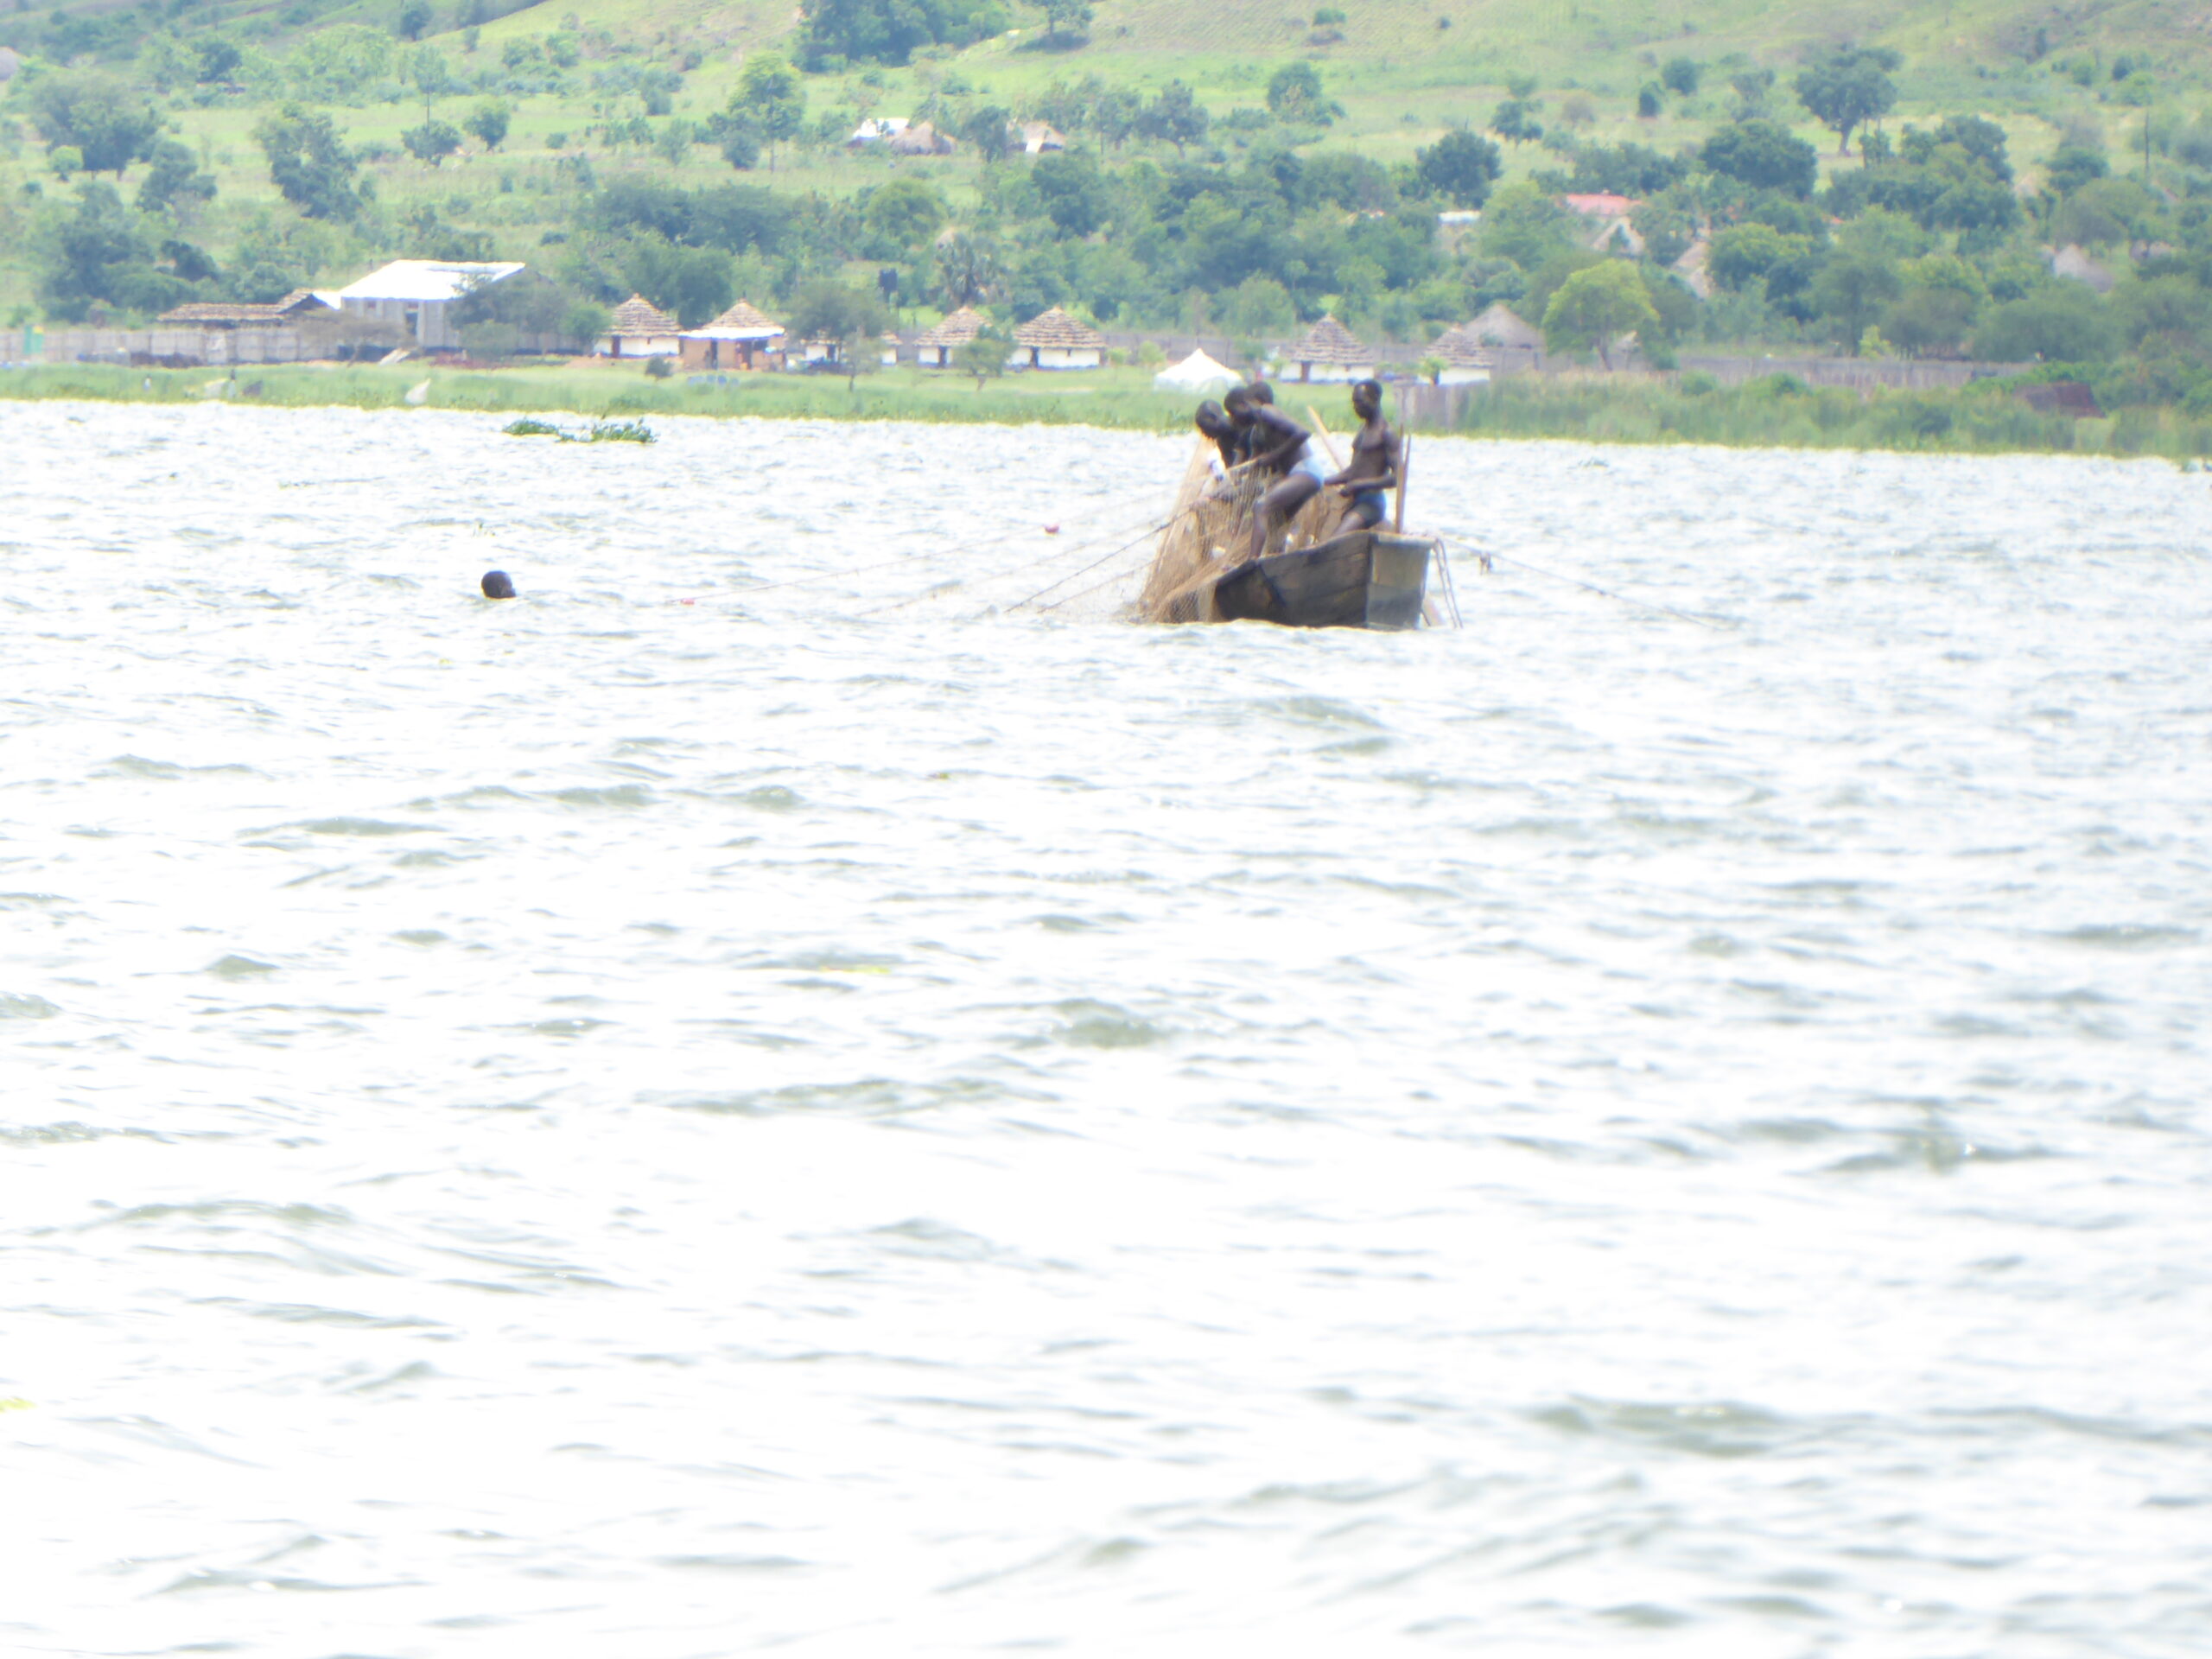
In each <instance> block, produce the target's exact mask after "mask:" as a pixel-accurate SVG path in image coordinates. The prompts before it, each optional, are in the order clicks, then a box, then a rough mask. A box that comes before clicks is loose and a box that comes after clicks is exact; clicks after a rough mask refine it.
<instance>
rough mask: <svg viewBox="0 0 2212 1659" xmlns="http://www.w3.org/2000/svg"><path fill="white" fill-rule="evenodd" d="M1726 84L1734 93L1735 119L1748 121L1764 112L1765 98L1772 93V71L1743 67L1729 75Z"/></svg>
mask: <svg viewBox="0 0 2212 1659" xmlns="http://www.w3.org/2000/svg"><path fill="white" fill-rule="evenodd" d="M1728 85H1729V86H1730V88H1731V89H1732V91H1733V92H1735V94H1736V108H1735V116H1736V119H1738V121H1748V120H1750V119H1751V117H1753V116H1755V115H1764V114H1765V113H1766V107H1767V99H1770V97H1772V96H1773V94H1774V71H1773V70H1771V69H1745V70H1743V71H1741V72H1740V73H1736V74H1732V75H1731V76H1729V77H1728Z"/></svg>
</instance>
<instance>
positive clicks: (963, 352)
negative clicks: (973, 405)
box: [952, 327, 1014, 391]
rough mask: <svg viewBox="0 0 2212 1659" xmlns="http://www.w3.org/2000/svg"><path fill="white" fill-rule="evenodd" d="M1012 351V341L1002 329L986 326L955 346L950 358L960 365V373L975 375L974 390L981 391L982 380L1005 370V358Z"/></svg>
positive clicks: (993, 377) (990, 378)
mask: <svg viewBox="0 0 2212 1659" xmlns="http://www.w3.org/2000/svg"><path fill="white" fill-rule="evenodd" d="M1013 351H1014V341H1013V340H1011V339H1010V338H1008V337H1007V334H1005V333H1004V331H1002V330H1001V329H998V328H995V327H993V328H986V329H983V330H982V332H981V333H979V334H976V337H975V338H974V339H973V340H968V341H966V342H965V343H963V344H962V345H960V346H955V347H954V348H953V353H952V360H953V361H954V362H955V363H957V364H958V365H960V372H961V373H963V374H972V375H974V376H975V377H976V391H982V389H983V382H984V381H986V380H995V379H996V378H998V377H999V376H1001V375H1002V374H1004V373H1005V372H1006V360H1007V357H1008V356H1009V355H1010V354H1011V353H1013Z"/></svg>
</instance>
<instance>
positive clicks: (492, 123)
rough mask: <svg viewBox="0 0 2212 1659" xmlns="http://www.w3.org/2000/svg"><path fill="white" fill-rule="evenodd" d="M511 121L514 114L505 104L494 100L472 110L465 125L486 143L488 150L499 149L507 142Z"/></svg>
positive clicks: (485, 146)
mask: <svg viewBox="0 0 2212 1659" xmlns="http://www.w3.org/2000/svg"><path fill="white" fill-rule="evenodd" d="M511 119H512V111H509V109H508V108H507V106H506V105H505V102H503V101H499V100H496V99H494V100H490V101H487V102H485V103H482V104H479V105H477V106H476V107H475V108H474V110H471V111H469V113H468V119H467V121H466V122H465V123H463V124H464V125H466V126H467V129H468V130H470V131H471V132H473V133H474V134H475V135H476V136H477V137H479V138H481V139H482V140H483V141H484V148H485V149H498V148H499V146H500V145H501V144H502V143H505V141H506V137H507V124H508V122H509V121H510V120H511Z"/></svg>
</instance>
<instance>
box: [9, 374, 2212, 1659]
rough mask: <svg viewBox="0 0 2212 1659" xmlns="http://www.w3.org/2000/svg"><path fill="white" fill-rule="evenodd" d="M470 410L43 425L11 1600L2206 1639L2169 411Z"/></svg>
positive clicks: (543, 1620) (494, 1650)
mask: <svg viewBox="0 0 2212 1659" xmlns="http://www.w3.org/2000/svg"><path fill="white" fill-rule="evenodd" d="M498 428H499V423H497V422H496V421H493V420H488V419H481V418H476V417H470V416H454V415H441V414H437V413H433V412H416V413H405V414H397V415H394V414H365V413H353V412H346V411H312V412H297V413H283V412H276V411H258V410H232V409H224V408H209V409H205V410H152V409H106V408H81V409H79V408H71V407H67V406H59V405H45V406H38V405H24V404H0V572H4V578H5V579H4V587H3V588H0V598H4V601H5V609H4V611H0V622H4V627H5V635H4V652H5V664H6V672H5V689H4V698H5V701H4V702H0V906H4V908H0V925H4V927H5V938H6V941H7V949H6V952H5V957H4V966H3V967H0V1079H3V1080H4V1096H3V1097H0V1310H4V1312H3V1313H0V1396H5V1397H6V1399H7V1401H8V1403H9V1408H8V1409H7V1410H5V1411H4V1412H0V1553H3V1557H0V1558H3V1559H4V1560H5V1563H6V1571H5V1573H4V1575H0V1576H4V1577H5V1579H6V1580H7V1582H8V1585H9V1588H8V1589H7V1591H6V1592H5V1593H4V1595H0V1649H6V1650H9V1651H11V1652H22V1653H27V1654H49V1653H70V1654H74V1653H84V1654H101V1655H107V1654H116V1655H122V1654H133V1655H141V1654H170V1653H183V1652H188V1651H190V1652H226V1653H236V1654H251V1655H271V1656H308V1659H315V1656H336V1655H356V1656H444V1655H459V1654H468V1655H476V1654H486V1655H508V1654H512V1655H518V1656H521V1655H529V1656H533V1659H536V1656H548V1655H561V1654H569V1653H578V1654H585V1653H588V1654H598V1655H608V1656H620V1659H660V1656H694V1655H720V1654H729V1653H737V1652H745V1651H751V1650H753V1649H765V1648H768V1647H771V1646H776V1647H780V1648H782V1649H786V1650H789V1651H792V1652H798V1653H809V1652H822V1653H856V1654H870V1655H893V1654H903V1653H974V1652H984V1651H990V1650H995V1649H1001V1648H1007V1649H1012V1648H1024V1649H1059V1650H1064V1651H1070V1652H1082V1653H1089V1654H1117V1655H1118V1654H1132V1653H1148V1654H1168V1653H1174V1654H1181V1653H1192V1654H1206V1655H1220V1654H1229V1653H1241V1652H1254V1651H1266V1650H1274V1651H1281V1652H1297V1653H1306V1652H1317V1653H1331V1654H1351V1653H1359V1652H1368V1651H1375V1650H1405V1651H1426V1650H1429V1649H1435V1650H1440V1651H1442V1650H1455V1649H1471V1650H1480V1651H1484V1652H1488V1653H1492V1654H1516V1655H1517V1654H1523V1653H1528V1654H1535V1653H1551V1652H1585V1653H1599V1654H1621V1653H1652V1654H1669V1655H1673V1654H1680V1655H1685V1656H1688V1655H1695V1656H1699V1659H1712V1656H1733V1655H1745V1656H1784V1655H1799V1654H1816V1653H1817V1654H1853V1655H1861V1654H1863V1655H1870V1656H1871V1655H1929V1656H1938V1655H1940V1656H1953V1655H1982V1654H2002V1655H2005V1656H2008V1659H2009V1656H2020V1655H2029V1656H2042V1655H2069V1656H2073V1655H2079V1656H2090V1655H2097V1656H2109V1655H2121V1654H2140V1655H2176V1656H2178V1655H2185V1654H2186V1655H2197V1654H2202V1653H2203V1652H2205V1651H2206V1650H2207V1649H2208V1647H2212V1589H2208V1580H2207V1578H2206V1575H2205V1572H2204V1559H2205V1548H2206V1545H2207V1542H2208V1541H2212V1381H2209V1379H2212V1367H2208V1363H2207V1360H2206V1343H2207V1332H2208V1329H2212V1148H2208V1145H2207V1139H2206V1135H2207V1129H2208V1127H2209V1125H2208V1116H2207V1104H2206V1099H2205V1096H2206V1077H2207V1073H2208V1043H2207V1039H2206V1035H2205V1028H2206V1024H2207V1020H2208V1017H2209V1016H2212V972H2209V971H2208V969H2212V962H2208V935H2212V880H2208V878H2209V877H2212V871H2208V868H2207V864H2208V859H2207V846H2208V841H2207V832H2208V827H2212V823H2209V821H2212V767H2209V766H2208V760H2212V755H2208V736H2209V735H2212V678H2209V677H2208V671H2209V670H2212V582H2208V577H2207V569H2206V564H2205V562H2204V555H2205V553H2206V551H2207V550H2208V549H2212V490H2208V488H2207V481H2206V480H2205V479H2203V478H2202V477H2201V476H2185V475H2183V474H2178V473H2177V472H2175V471H2174V470H2173V469H2172V468H2171V467H2166V466H2164V465H2163V464H2133V465H2113V464H2104V463H2096V462H2083V461H2056V460H2034V459H2020V460H1962V459H1914V458H1906V457H1895V456H1858V455H1845V454H1814V455H1808V454H1723V453H1717V452H1708V451H1691V450H1662V449H1651V450H1633V449H1624V450H1611V451H1598V450H1592V449H1587V448H1580V447H1576V446H1567V445H1507V444H1489V445H1474V444H1460V443H1454V442H1446V441H1435V442H1427V443H1425V444H1424V445H1423V446H1422V447H1421V448H1420V450H1419V451H1418V452H1417V454H1416V456H1415V461H1414V482H1415V510H1414V515H1413V516H1414V519H1415V520H1416V521H1417V522H1421V523H1424V524H1427V525H1428V526H1430V527H1432V528H1434V529H1437V530H1440V531H1446V532H1447V533H1450V534H1452V535H1454V536H1459V537H1470V538H1472V539H1474V540H1478V541H1479V542H1481V543H1483V544H1484V545H1487V546H1489V547H1491V548H1492V549H1494V550H1497V552H1500V553H1503V554H1507V555H1510V556H1514V557H1516V558H1519V559H1522V560H1525V561H1528V562H1530V563H1535V564H1538V565H1541V566H1544V567H1546V568H1547V569H1554V568H1555V569H1560V570H1573V571H1574V572H1577V573H1579V574H1580V575H1583V576H1584V577H1586V579H1588V580H1591V581H1593V582H1598V583H1599V584H1600V585H1603V586H1605V587H1608V588H1624V589H1626V590H1628V591H1630V592H1631V593H1633V594H1636V595H1638V596H1640V597H1644V598H1649V599H1650V600H1653V601H1657V602H1660V603H1663V604H1666V605H1669V606H1672V607H1676V608H1679V609H1681V610H1684V611H1688V612H1692V613H1696V614H1698V615H1699V616H1702V617H1707V618H1710V619H1711V620H1712V621H1713V624H1714V626H1696V625H1694V624H1693V623H1691V622H1687V621H1683V620H1676V619H1675V618H1672V617H1669V616H1666V615H1663V614H1660V613H1656V612H1652V611H1649V610H1642V609H1637V608H1635V607H1630V606H1629V605H1627V604H1625V603H1622V602H1619V601H1615V600H1612V599H1608V598H1604V597H1600V596H1598V595H1595V594H1590V593H1587V592H1586V591H1583V590H1580V589H1578V588H1573V587H1569V586H1567V585H1566V584H1565V583H1563V582H1557V581H1554V580H1552V579H1550V578H1549V577H1547V576H1541V575H1535V574H1533V573H1532V572H1530V571H1529V570H1528V569H1525V568H1523V567H1522V566H1521V565H1508V564H1503V563H1501V564H1500V565H1499V566H1498V568H1497V570H1496V571H1495V573H1494V574H1491V575H1484V574H1483V573H1482V572H1481V571H1480V570H1479V569H1478V567H1477V565H1476V563H1474V561H1473V560H1472V558H1471V556H1466V555H1464V554H1463V555H1461V556H1459V558H1458V560H1457V561H1456V563H1455V569H1456V574H1457V580H1458V583H1459V589H1460V598H1461V601H1462V604H1463V606H1464V607H1465V613H1466V620H1467V626H1466V627H1465V630H1464V631H1463V632H1448V631H1439V632H1422V633H1420V634H1414V635H1395V636H1390V635H1375V636H1369V635H1363V634H1357V633H1344V632H1338V633H1327V634H1300V633H1295V632H1284V631H1278V630H1270V629H1267V628H1263V627H1254V626H1236V627H1227V628H1211V629H1198V628H1192V629H1151V628H1139V627H1132V626H1117V625H1113V624H1110V623H1105V622H1101V621H1096V620H1083V619H1084V618H1085V617H1086V616H1087V615H1089V614H1090V611H1088V610H1086V606H1089V605H1090V604H1091V603H1092V601H1090V600H1085V601H1083V602H1082V603H1070V604H1067V605H1065V606H1063V605H1060V604H1058V603H1057V602H1055V597H1054V596H1058V597H1065V596H1068V595H1071V594H1078V593H1079V592H1080V591H1081V590H1082V589H1084V588H1085V587H1087V586H1088V585H1090V583H1092V582H1096V581H1098V580H1100V579H1102V578H1110V577H1112V576H1114V575H1116V573H1117V572H1118V571H1120V570H1121V569H1123V568H1124V567H1125V566H1126V564H1127V563H1128V559H1127V557H1126V556H1122V557H1121V563H1116V562H1115V557H1114V556H1113V550H1114V548H1115V546H1116V543H1121V542H1126V541H1127V539H1128V536H1129V535H1130V534H1133V533H1134V532H1135V530H1137V529H1140V528H1141V525H1142V524H1143V522H1144V520H1145V518H1147V515H1148V514H1149V513H1150V512H1153V511H1154V509H1155V508H1156V507H1157V506H1158V505H1159V504H1160V503H1161V502H1162V501H1163V500H1164V499H1165V498H1166V494H1167V493H1168V491H1169V488H1170V486H1172V483H1173V478H1174V477H1175V475H1176V474H1177V473H1178V471H1179V467H1180V464H1181V461H1182V457H1183V454H1184V451H1185V446H1184V445H1183V443H1182V442H1180V441H1179V440H1166V439H1154V438H1147V437H1143V436H1137V435H1106V434H1097V433H1085V432H1078V431H1071V430H1030V431H1013V430H1006V429H987V428H977V429H954V428H902V427H894V426H877V427H861V426H851V427H815V426H807V425H776V424H766V423H730V424H713V423H683V422H676V423H668V424H667V425H666V426H665V427H664V429H663V437H662V442H659V443H658V444H657V445H655V446H653V447H652V448H641V447H638V446H631V445H599V446H594V447H590V448H583V447H577V446H556V445H552V444H550V443H547V442H543V441H536V442H525V441H522V440H518V439H512V438H507V437H504V436H501V435H499V429H498ZM1044 524H1059V525H1061V527H1062V528H1061V531H1060V533H1059V535H1058V536H1057V537H1047V536H1046V535H1045V534H1044V532H1043V531H1042V529H1041V526H1043V525H1044ZM1101 557H1105V558H1106V561H1107V562H1106V563H1101V564H1097V565H1096V567H1095V569H1088V568H1087V567H1090V562H1091V561H1093V560H1095V559H1098V558H1101ZM494 565H497V566H499V567H501V568H504V569H507V570H509V571H511V572H512V574H513V575H514V576H515V579H516V582H517V584H518V587H519V588H520V589H521V592H522V595H523V596H522V598H521V599H519V600H518V601H514V602H512V603H508V604H493V603H491V602H488V601H484V600H482V599H480V598H479V597H478V596H477V595H476V593H475V584H476V578H477V576H478V575H479V574H480V572H481V571H483V570H484V569H486V568H488V567H491V566H494ZM864 566H876V567H880V568H875V569H861V567H864ZM1053 581H1058V582H1060V583H1061V585H1060V586H1059V587H1058V588H1053V589H1052V590H1051V594H1048V595H1047V596H1046V597H1043V598H1039V599H1038V600H1037V601H1036V602H1034V603H1033V604H1031V605H1029V606H1027V607H1023V606H1021V605H1020V604H1019V603H1018V601H1020V600H1022V599H1024V598H1025V597H1028V596H1029V595H1030V594H1033V593H1034V592H1035V591H1036V590H1038V589H1041V588H1045V587H1046V583H1047V582H1053ZM764 583H776V584H780V585H778V586H774V587H763V586H761V585H760V584H764ZM956 583H957V584H960V585H951V584H956ZM1109 591H1110V590H1109Z"/></svg>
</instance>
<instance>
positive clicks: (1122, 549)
mask: <svg viewBox="0 0 2212 1659" xmlns="http://www.w3.org/2000/svg"><path fill="white" fill-rule="evenodd" d="M1196 511H1197V509H1196V508H1195V507H1185V508H1184V509H1183V512H1175V513H1170V514H1169V515H1168V516H1167V517H1166V518H1164V519H1162V520H1161V521H1160V523H1159V524H1148V525H1147V526H1146V527H1145V528H1144V529H1142V530H1141V531H1138V532H1137V533H1136V534H1135V536H1132V537H1130V538H1129V539H1128V541H1126V542H1123V543H1122V544H1121V545H1120V546H1119V547H1117V548H1116V549H1115V550H1113V551H1112V552H1110V553H1108V554H1105V555H1103V556H1100V557H1098V558H1096V559H1093V560H1092V561H1091V562H1090V563H1089V564H1086V565H1084V567H1083V569H1080V570H1071V571H1069V572H1068V573H1067V575H1065V576H1062V577H1061V578H1060V579H1059V581H1058V582H1046V584H1045V585H1044V586H1043V587H1042V588H1039V589H1038V590H1037V591H1036V592H1035V593H1033V594H1030V595H1029V597H1028V598H1027V599H1022V600H1016V601H1014V603H1013V604H1011V605H1009V606H1007V609H1008V610H1009V611H1018V610H1020V609H1021V608H1022V607H1024V606H1026V605H1036V604H1037V601H1039V600H1040V599H1042V598H1044V597H1045V595H1046V594H1049V593H1051V592H1052V589H1053V588H1058V587H1059V586H1060V585H1061V584H1062V583H1064V582H1073V581H1074V580H1075V579H1076V578H1077V576H1085V575H1090V573H1091V572H1092V571H1093V570H1096V569H1097V568H1098V567H1099V566H1100V565H1102V564H1103V563H1106V561H1107V560H1108V559H1115V558H1119V557H1120V556H1122V554H1124V553H1126V552H1128V550H1130V549H1131V548H1133V547H1135V546H1137V545H1139V544H1140V543H1142V542H1143V541H1144V539H1145V538H1146V537H1148V536H1157V535H1159V534H1160V532H1161V531H1165V530H1166V529H1168V528H1169V527H1170V526H1171V525H1173V524H1174V522H1175V521H1176V520H1177V519H1178V518H1182V517H1183V515H1184V513H1187V512H1196ZM1098 586H1100V587H1102V588H1103V587H1104V586H1105V583H1104V582H1101V583H1099V584H1098ZM1083 591H1084V593H1086V594H1087V593H1090V592H1091V591H1092V589H1090V588H1084V590H1083ZM1081 596H1082V595H1081V594H1063V595H1061V596H1060V597H1059V598H1058V599H1056V600H1054V601H1052V604H1051V605H1039V606H1038V607H1037V608H1038V609H1039V610H1040V611H1049V610H1051V609H1052V608H1053V607H1055V606H1059V605H1065V604H1066V603H1067V602H1068V601H1069V600H1071V599H1077V598H1080V597H1081Z"/></svg>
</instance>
